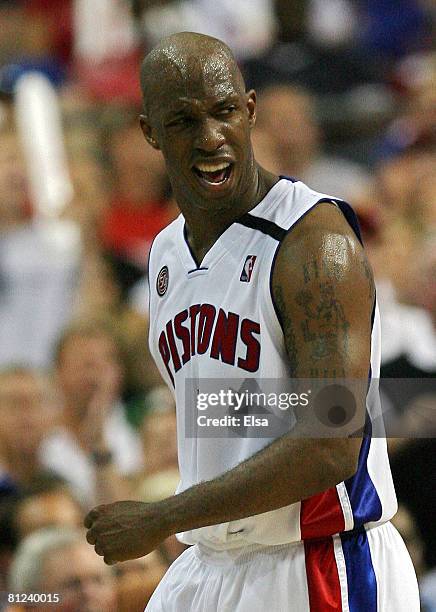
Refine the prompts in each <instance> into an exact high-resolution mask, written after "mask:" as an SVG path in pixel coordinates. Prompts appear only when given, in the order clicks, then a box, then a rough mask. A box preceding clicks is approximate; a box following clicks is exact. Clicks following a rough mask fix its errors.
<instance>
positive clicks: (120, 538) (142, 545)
mask: <svg viewBox="0 0 436 612" xmlns="http://www.w3.org/2000/svg"><path fill="white" fill-rule="evenodd" d="M162 515H163V513H162V507H161V506H160V504H159V503H156V504H145V503H143V502H136V501H121V502H116V503H114V504H108V505H102V506H97V507H96V508H94V509H93V510H91V511H90V512H89V513H88V514H87V516H86V518H85V527H86V528H87V529H88V532H87V534H86V539H87V541H88V542H89V544H92V545H93V546H94V548H95V552H96V553H97V554H98V555H100V556H101V557H103V558H104V562H105V563H107V564H108V565H113V564H114V563H117V562H118V561H128V560H129V559H137V558H138V557H143V556H144V555H146V554H147V553H149V552H151V551H152V550H154V549H155V548H157V546H159V544H160V543H161V542H162V541H163V540H165V539H166V538H167V537H168V536H170V535H171V529H170V528H169V526H168V525H167V524H166V521H165V520H164V519H163V516H162Z"/></svg>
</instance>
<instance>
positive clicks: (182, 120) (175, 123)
mask: <svg viewBox="0 0 436 612" xmlns="http://www.w3.org/2000/svg"><path fill="white" fill-rule="evenodd" d="M192 121H193V119H192V117H178V118H177V119H173V120H172V121H169V122H168V123H167V127H185V126H187V125H191V123H192Z"/></svg>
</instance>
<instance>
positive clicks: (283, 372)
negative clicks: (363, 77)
mask: <svg viewBox="0 0 436 612" xmlns="http://www.w3.org/2000/svg"><path fill="white" fill-rule="evenodd" d="M325 201H334V202H336V203H337V205H338V206H339V207H340V209H341V210H342V212H343V214H344V215H345V217H346V219H347V221H348V222H349V223H350V225H351V226H352V227H353V229H354V231H355V232H356V234H357V235H358V236H359V229H358V226H357V222H356V217H355V215H354V213H353V211H352V209H351V208H350V207H349V206H348V205H347V204H346V203H345V202H342V201H341V200H337V199H335V198H333V197H331V196H328V195H325V194H320V193H317V192H315V191H313V190H311V189H309V188H308V187H307V186H306V185H305V184H303V183H302V182H299V181H295V182H294V181H293V180H291V179H286V178H281V180H280V181H279V182H278V183H277V184H275V185H274V186H273V187H272V189H271V190H270V191H269V193H268V194H267V195H266V196H265V198H264V199H263V200H262V201H261V202H260V203H259V204H258V205H257V206H256V207H255V208H253V209H252V210H251V211H250V212H249V213H248V214H245V215H243V216H242V217H241V218H240V219H238V220H236V221H235V222H234V223H233V224H232V225H231V226H230V227H228V228H227V230H225V231H224V233H223V234H221V236H220V237H219V239H218V240H217V241H216V242H215V244H214V245H213V246H212V248H211V249H210V250H209V251H208V253H207V254H206V256H205V258H204V260H203V261H202V262H201V264H200V266H198V265H197V264H196V262H195V260H194V258H193V256H192V254H191V251H190V248H189V245H188V242H187V240H186V232H185V220H184V218H183V216H182V215H180V216H179V217H178V218H177V219H176V220H175V221H174V222H173V223H171V225H169V226H168V227H167V228H165V229H164V230H163V231H162V232H161V233H160V234H159V235H158V236H157V237H156V239H155V241H154V243H153V246H152V249H151V254H150V262H149V280H150V349H151V352H152V354H153V357H154V359H155V361H156V364H157V366H158V368H159V370H160V372H161V374H162V376H163V378H164V379H165V381H166V382H167V384H168V386H169V387H170V389H171V390H172V391H173V393H174V394H175V400H176V409H177V427H178V454H179V468H180V474H181V481H180V484H179V487H178V491H177V492H181V491H183V490H185V489H187V488H189V487H191V486H193V485H195V484H197V483H199V482H201V481H205V480H210V479H212V478H215V477H217V476H218V475H220V474H222V473H224V472H226V471H228V470H230V469H231V468H233V467H235V466H236V465H238V464H239V463H241V462H242V461H244V460H245V459H247V458H248V457H250V456H252V455H253V454H254V453H256V452H257V451H259V450H260V449H261V448H263V447H264V446H266V445H267V444H269V443H270V442H271V441H272V439H271V438H261V437H243V438H242V437H233V438H232V437H230V438H229V437H226V438H210V437H204V436H196V437H195V436H192V435H191V433H190V432H188V431H187V430H186V424H187V422H188V421H189V419H187V417H190V416H191V415H192V414H196V412H197V406H195V405H193V402H192V401H191V400H190V401H189V402H187V401H186V397H189V393H188V394H187V387H189V386H190V385H191V384H192V381H195V384H196V385H201V381H203V380H208V379H225V380H228V381H229V384H230V383H231V380H230V379H245V380H247V379H251V378H254V379H256V380H264V379H265V380H266V379H285V378H287V376H288V367H289V366H288V360H287V356H286V349H285V343H284V337H283V332H282V328H281V326H280V322H279V320H278V317H277V314H276V310H275V307H274V303H273V299H272V295H271V287H270V279H271V272H272V267H273V264H274V258H275V255H276V253H277V251H278V247H279V245H280V242H281V241H282V240H283V238H284V236H285V235H286V234H287V233H288V232H289V231H292V227H293V226H294V225H295V224H296V223H297V222H298V221H299V220H300V219H301V218H302V217H303V216H304V215H305V214H306V213H307V212H308V211H310V210H311V209H312V208H313V207H314V206H316V205H317V204H319V203H320V202H325ZM359 238H360V236H359ZM379 368H380V322H379V315H378V310H377V308H375V310H374V317H373V329H372V341H371V364H368V369H369V370H370V372H371V375H372V377H373V379H377V378H378V376H379ZM374 391H376V389H375V390H374V389H372V388H370V392H369V393H368V397H367V412H368V415H369V416H368V418H367V425H366V430H367V433H368V434H369V435H367V436H365V437H364V438H363V442H362V448H361V452H360V458H359V467H358V471H357V473H356V474H355V476H353V478H351V479H349V480H348V481H346V482H342V483H340V484H338V485H337V486H336V487H333V488H332V489H329V490H328V491H326V492H324V493H322V494H319V495H316V496H314V497H312V498H310V499H307V500H304V501H302V502H298V503H295V504H292V505H289V506H286V507H284V508H280V509H278V510H274V511H271V512H266V513H264V514H260V515H257V516H253V517H248V518H244V519H241V520H238V521H232V522H229V523H225V524H220V525H215V526H211V527H204V528H201V529H196V530H193V531H189V532H184V533H182V534H179V538H180V540H181V541H183V542H185V543H186V544H195V543H203V544H205V545H207V546H209V547H211V548H215V549H218V550H219V549H225V548H236V547H240V546H244V545H251V544H263V545H277V544H284V543H289V542H296V541H300V540H305V539H309V538H318V537H323V536H328V535H333V534H337V533H342V532H345V531H349V530H353V529H357V528H359V527H361V526H362V525H366V526H368V525H376V524H381V523H384V522H386V521H387V520H389V519H390V518H391V517H392V516H393V515H394V514H395V512H396V508H397V505H396V498H395V492H394V488H393V484H392V478H391V473H390V467H389V461H388V457H387V450H386V440H385V439H384V438H382V437H380V438H371V435H370V431H371V420H372V419H373V418H374V417H375V416H376V414H377V410H378V393H376V392H374Z"/></svg>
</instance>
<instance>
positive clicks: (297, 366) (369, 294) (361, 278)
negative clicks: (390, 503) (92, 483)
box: [87, 204, 374, 561]
mask: <svg viewBox="0 0 436 612" xmlns="http://www.w3.org/2000/svg"><path fill="white" fill-rule="evenodd" d="M273 296H274V298H275V301H276V304H277V307H278V311H279V314H280V318H281V321H282V326H283V331H284V337H285V344H286V350H287V353H288V357H289V373H290V376H293V377H298V378H318V377H328V378H333V377H349V378H361V379H365V378H366V377H367V375H368V370H369V359H370V337H371V313H372V307H373V301H374V289H373V281H372V275H371V273H370V270H369V268H368V265H367V263H366V259H365V256H364V254H363V251H362V248H361V246H360V244H359V242H358V240H357V239H356V238H355V236H354V234H353V232H352V230H351V229H350V228H349V226H348V224H347V222H346V221H345V219H344V218H343V216H342V214H341V213H340V212H339V211H338V210H337V209H336V208H334V207H333V205H330V204H326V205H320V206H318V207H317V208H316V209H315V210H314V211H312V212H311V213H310V214H309V215H307V216H306V217H305V218H304V219H303V220H302V221H301V222H300V223H299V225H298V226H297V227H296V228H295V229H294V231H293V232H292V233H291V234H290V235H289V236H288V237H287V238H286V239H285V240H284V242H283V244H282V246H281V248H280V252H279V255H278V257H277V262H276V266H275V270H274V273H273ZM358 404H359V410H360V418H361V424H362V425H363V421H364V404H365V398H364V397H361V398H360V399H359V401H358ZM308 416H309V418H310V415H308ZM306 426H307V423H305V422H302V423H300V424H299V425H298V426H297V427H301V428H302V429H303V430H304V428H305V427H306ZM297 433H298V432H297ZM360 444H361V440H360V439H356V438H333V439H332V438H327V437H326V438H322V439H315V440H314V439H309V438H307V437H298V436H296V435H295V431H293V432H291V434H289V435H286V436H283V437H282V438H279V439H278V440H275V441H274V442H273V443H271V444H270V445H269V446H267V447H266V448H264V449H262V450H261V451H259V452H258V453H257V454H256V455H254V456H252V457H250V458H249V459H247V460H246V461H244V462H243V463H241V464H240V465H238V466H237V467H235V468H234V469H232V470H230V471H228V472H226V473H225V474H223V475H222V476H220V477H218V478H215V479H213V480H211V481H207V482H203V483H200V484H198V485H196V486H194V487H191V488H190V489H188V490H186V491H184V492H183V493H181V494H179V495H176V496H173V497H170V498H168V499H166V500H163V501H162V502H159V503H157V504H150V505H148V506H144V505H143V506H137V507H136V508H133V507H131V508H129V507H128V506H125V507H124V512H125V515H124V517H125V520H126V532H128V531H129V528H128V526H127V525H128V524H138V523H142V526H143V527H142V530H143V532H142V533H143V538H144V540H146V541H147V545H146V546H145V548H144V546H142V547H141V551H143V550H146V551H147V550H152V548H154V547H155V546H156V545H157V543H158V542H159V541H160V540H161V539H163V537H165V535H169V534H172V533H177V532H179V531H186V530H190V529H195V528H199V527H203V526H207V525H214V524H218V523H223V522H228V521H232V520H237V519H241V518H244V517H248V516H252V515H255V514H260V513H263V512H267V511H270V510H274V509H276V508H280V507H283V506H286V505H288V504H292V503H294V502H297V501H299V500H301V499H304V498H307V497H310V496H311V495H315V494H317V493H320V492H322V491H324V490H326V489H328V488H330V487H332V486H334V485H336V484H337V483H339V482H341V481H342V480H344V479H346V478H349V477H351V476H352V475H353V474H354V473H355V471H356V468H357V460H358V454H359V449H360ZM125 503H126V504H128V503H129V502H125ZM130 510H131V514H130V515H129V512H130ZM119 511H120V512H123V510H122V509H121V508H120V509H119ZM133 515H134V516H133ZM96 516H98V509H97V511H96V515H92V513H91V516H89V519H88V521H87V526H91V525H93V521H94V520H95V517H96ZM145 525H146V526H145ZM162 536H163V537H162ZM95 538H96V532H95V531H93V529H91V531H90V535H89V537H88V539H89V541H90V542H91V543H94V541H95ZM102 554H104V552H103V553H102ZM141 554H144V552H141ZM105 558H106V555H105ZM107 559H108V560H109V561H111V560H112V559H116V560H119V556H118V557H116V554H113V555H112V556H111V551H110V550H109V552H108V553H107Z"/></svg>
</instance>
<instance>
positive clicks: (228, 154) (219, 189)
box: [143, 57, 256, 211]
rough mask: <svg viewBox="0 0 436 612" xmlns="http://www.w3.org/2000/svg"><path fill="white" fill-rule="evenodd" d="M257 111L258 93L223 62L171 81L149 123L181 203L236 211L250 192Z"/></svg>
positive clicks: (153, 108)
mask: <svg viewBox="0 0 436 612" xmlns="http://www.w3.org/2000/svg"><path fill="white" fill-rule="evenodd" d="M191 64H192V62H191ZM168 81H169V82H168ZM255 106H256V98H255V93H254V92H249V93H248V94H247V93H246V92H245V91H244V90H243V85H242V81H241V79H240V78H238V75H237V73H236V70H235V69H234V68H232V66H231V65H230V64H229V63H228V62H227V65H226V62H225V61H224V60H223V59H222V58H220V57H217V58H215V60H214V58H213V57H212V58H210V59H209V60H208V61H206V62H205V63H203V62H200V61H198V63H196V65H188V66H187V67H186V70H185V71H183V70H182V71H180V73H177V74H176V75H174V78H172V79H168V77H167V82H164V84H163V85H162V87H161V88H160V90H159V93H158V95H156V96H155V98H154V99H153V100H152V101H151V104H150V117H149V120H150V124H151V126H152V131H151V134H152V138H153V139H154V141H155V143H156V146H157V147H158V148H160V149H161V151H162V153H163V155H164V158H165V162H166V166H167V171H168V175H169V177H170V180H171V184H172V186H173V189H174V192H175V195H176V199H177V200H178V201H179V202H180V201H181V202H182V203H183V202H187V203H189V205H190V206H194V207H196V208H198V209H201V210H208V211H213V210H219V209H223V208H231V207H234V205H235V203H236V202H237V201H238V199H239V198H240V197H241V196H242V195H243V194H244V193H245V192H246V191H247V189H248V188H249V186H250V185H251V183H252V176H253V167H254V160H253V153H252V148H251V142H250V130H251V128H252V126H253V125H254V122H255ZM143 127H144V126H143ZM144 132H145V130H144ZM149 142H150V140H149ZM152 144H153V143H152Z"/></svg>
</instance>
